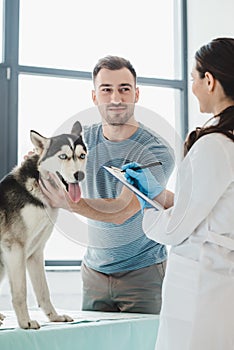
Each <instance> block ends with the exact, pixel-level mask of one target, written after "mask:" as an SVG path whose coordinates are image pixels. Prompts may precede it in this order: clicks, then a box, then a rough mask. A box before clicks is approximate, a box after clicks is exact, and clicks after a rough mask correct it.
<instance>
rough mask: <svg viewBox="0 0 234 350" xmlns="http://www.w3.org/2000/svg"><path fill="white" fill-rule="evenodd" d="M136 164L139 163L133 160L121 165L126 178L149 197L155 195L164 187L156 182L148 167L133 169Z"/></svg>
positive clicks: (151, 197)
mask: <svg viewBox="0 0 234 350" xmlns="http://www.w3.org/2000/svg"><path fill="white" fill-rule="evenodd" d="M138 166H140V164H138V163H135V162H134V163H129V164H125V165H124V166H123V167H122V170H125V174H124V175H125V178H126V180H127V181H128V182H129V183H131V184H132V185H134V186H135V187H136V188H138V189H139V190H140V191H141V192H142V193H144V194H145V195H146V196H147V197H149V198H150V199H153V198H155V197H157V196H158V195H159V194H160V193H161V192H162V191H163V190H164V188H163V187H162V186H161V185H160V184H159V183H158V181H157V180H156V179H155V177H154V176H153V175H152V173H151V171H150V170H149V169H147V168H145V169H139V170H134V168H136V167H138Z"/></svg>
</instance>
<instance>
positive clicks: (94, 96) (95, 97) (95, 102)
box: [92, 90, 98, 106]
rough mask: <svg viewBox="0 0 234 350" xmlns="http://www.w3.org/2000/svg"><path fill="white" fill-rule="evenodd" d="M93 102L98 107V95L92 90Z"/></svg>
mask: <svg viewBox="0 0 234 350" xmlns="http://www.w3.org/2000/svg"><path fill="white" fill-rule="evenodd" d="M92 100H93V103H94V104H95V105H96V106H97V104H98V102H97V95H96V91H95V90H92Z"/></svg>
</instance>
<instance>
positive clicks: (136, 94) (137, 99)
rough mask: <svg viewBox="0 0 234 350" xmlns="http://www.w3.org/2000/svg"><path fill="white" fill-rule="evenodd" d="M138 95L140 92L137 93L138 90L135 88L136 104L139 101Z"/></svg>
mask: <svg viewBox="0 0 234 350" xmlns="http://www.w3.org/2000/svg"><path fill="white" fill-rule="evenodd" d="M139 94H140V91H139V88H138V87H136V93H135V103H137V102H138V101H139Z"/></svg>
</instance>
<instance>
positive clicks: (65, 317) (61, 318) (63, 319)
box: [50, 315, 74, 322]
mask: <svg viewBox="0 0 234 350" xmlns="http://www.w3.org/2000/svg"><path fill="white" fill-rule="evenodd" d="M50 321H51V322H72V321H74V320H73V318H71V317H70V316H68V315H53V316H50Z"/></svg>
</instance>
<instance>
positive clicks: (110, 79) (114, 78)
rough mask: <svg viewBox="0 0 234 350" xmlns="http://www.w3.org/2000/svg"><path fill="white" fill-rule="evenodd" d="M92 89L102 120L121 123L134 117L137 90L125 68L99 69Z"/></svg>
mask: <svg viewBox="0 0 234 350" xmlns="http://www.w3.org/2000/svg"><path fill="white" fill-rule="evenodd" d="M94 84H95V90H93V91H92V97H93V102H94V104H95V105H97V106H98V109H99V111H100V114H101V116H102V119H103V122H106V123H107V124H109V125H123V124H126V123H127V122H130V119H131V118H134V107H135V103H136V102H137V101H138V98H139V90H138V88H136V84H135V80H134V77H133V75H132V74H131V72H130V71H129V70H128V69H127V68H122V69H119V70H109V69H105V68H103V69H101V70H100V71H99V73H98V75H97V77H96V79H95V83H94Z"/></svg>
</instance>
